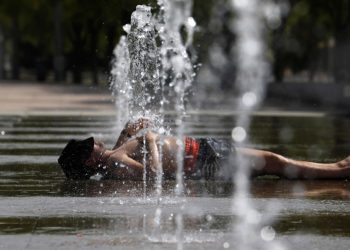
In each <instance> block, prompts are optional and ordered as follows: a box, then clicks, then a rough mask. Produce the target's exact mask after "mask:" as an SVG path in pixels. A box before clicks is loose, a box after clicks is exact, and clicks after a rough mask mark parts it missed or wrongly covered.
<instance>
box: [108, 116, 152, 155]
mask: <svg viewBox="0 0 350 250" xmlns="http://www.w3.org/2000/svg"><path fill="white" fill-rule="evenodd" d="M151 125H152V123H151V121H150V120H149V119H147V118H140V119H138V120H137V121H136V122H131V121H129V122H127V123H126V124H125V127H124V129H123V130H122V131H121V133H120V135H119V138H118V140H117V142H116V144H115V145H114V147H113V149H112V150H114V149H117V148H119V147H120V146H121V145H123V144H124V143H125V142H127V141H128V140H129V139H130V138H131V137H132V136H134V135H136V134H137V133H138V132H139V131H140V130H141V129H144V128H148V127H150V126H151Z"/></svg>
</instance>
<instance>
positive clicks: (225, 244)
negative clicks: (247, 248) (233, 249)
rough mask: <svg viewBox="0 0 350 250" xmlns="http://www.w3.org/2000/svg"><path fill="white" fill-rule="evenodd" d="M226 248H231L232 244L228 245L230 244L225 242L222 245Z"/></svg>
mask: <svg viewBox="0 0 350 250" xmlns="http://www.w3.org/2000/svg"><path fill="white" fill-rule="evenodd" d="M222 246H223V247H224V248H226V249H227V248H229V247H230V243H228V242H224V244H223V245H222Z"/></svg>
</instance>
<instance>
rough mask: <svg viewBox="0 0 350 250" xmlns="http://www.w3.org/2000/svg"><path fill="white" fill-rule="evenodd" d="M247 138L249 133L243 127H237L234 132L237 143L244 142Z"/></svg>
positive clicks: (233, 136) (233, 137)
mask: <svg viewBox="0 0 350 250" xmlns="http://www.w3.org/2000/svg"><path fill="white" fill-rule="evenodd" d="M246 137H247V132H246V131H245V129H244V128H242V127H235V128H234V129H233V130H232V139H233V140H234V141H236V142H243V141H244V140H245V138H246Z"/></svg>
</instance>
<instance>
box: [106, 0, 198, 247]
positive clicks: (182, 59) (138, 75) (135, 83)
mask: <svg viewBox="0 0 350 250" xmlns="http://www.w3.org/2000/svg"><path fill="white" fill-rule="evenodd" d="M158 5H159V7H160V11H159V13H158V15H157V16H155V17H152V14H151V8H150V7H148V6H143V5H141V6H137V7H136V10H135V11H134V12H133V14H132V16H131V25H126V26H125V28H124V30H125V31H126V32H127V33H128V35H127V39H125V37H122V39H121V40H120V42H119V44H118V46H117V47H116V50H115V57H116V59H115V60H114V66H113V70H112V75H113V77H112V79H113V82H112V84H111V88H112V89H113V90H114V91H113V93H115V95H116V96H117V99H118V98H120V97H121V96H123V95H124V94H125V93H126V95H124V97H125V98H126V99H125V100H127V99H128V107H129V110H130V112H129V115H130V116H131V117H132V118H134V119H135V117H136V118H137V117H139V116H147V117H150V118H151V119H152V120H156V124H158V126H157V127H158V129H160V130H161V131H165V129H164V127H162V126H161V125H162V122H163V113H164V110H165V106H166V105H167V108H168V109H173V110H174V111H175V114H176V118H175V123H176V127H177V129H176V136H177V137H178V138H179V139H178V146H179V150H178V155H177V159H178V163H179V164H178V165H179V168H178V170H177V174H176V180H177V184H176V194H177V195H182V194H183V181H182V179H183V175H182V172H183V165H182V164H183V152H182V151H183V142H182V140H183V139H182V138H183V131H184V127H183V116H184V114H185V101H184V98H185V93H186V90H187V89H188V88H189V87H190V85H191V83H192V80H193V76H194V73H193V68H192V64H191V61H190V59H189V56H188V54H187V51H186V48H187V47H188V46H190V45H191V43H192V37H193V30H194V27H195V26H196V23H195V21H194V19H193V18H192V17H191V12H192V1H190V0H159V1H158ZM182 27H185V29H186V33H187V34H186V35H187V36H186V37H187V38H186V41H183V40H184V39H183V37H182V36H181V29H182ZM157 37H158V38H159V40H160V41H161V42H160V46H159V47H157V43H156V39H157ZM125 51H128V53H126V52H125ZM120 61H122V62H125V65H127V66H128V67H126V66H125V67H123V68H121V67H120V66H118V65H115V64H117V63H119V62H120ZM120 75H122V77H120V79H117V78H118V77H119V76H120ZM123 82H124V84H125V85H127V86H122V84H123ZM123 89H126V90H127V91H123ZM123 100H124V99H123V97H122V99H121V100H120V101H118V102H117V103H121V104H117V106H119V108H122V107H121V106H122V105H123V104H125V102H123ZM159 145H160V154H161V153H162V150H161V148H162V141H160V142H159ZM145 152H146V150H145ZM160 158H162V157H161V155H160ZM144 165H145V164H144ZM161 168H162V166H160V170H159V171H157V182H156V187H157V191H156V194H157V196H158V201H159V202H160V200H161V199H160V196H161V193H162V191H161V185H162V173H161ZM144 183H146V173H145V172H144ZM144 189H145V190H146V187H145V186H144ZM159 202H158V204H159ZM158 208H159V207H158ZM160 216H161V210H160V208H159V209H157V212H156V214H155V219H154V221H155V222H158V221H160ZM176 221H177V225H178V227H177V235H178V241H177V242H178V243H179V244H178V249H182V243H181V242H182V240H181V239H182V230H183V229H182V214H179V215H177V220H176ZM155 224H157V225H158V224H159V223H155Z"/></svg>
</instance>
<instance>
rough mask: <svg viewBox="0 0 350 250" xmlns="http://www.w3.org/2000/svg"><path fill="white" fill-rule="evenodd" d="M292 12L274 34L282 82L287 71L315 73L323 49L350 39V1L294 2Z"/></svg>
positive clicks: (276, 67) (276, 72)
mask: <svg viewBox="0 0 350 250" xmlns="http://www.w3.org/2000/svg"><path fill="white" fill-rule="evenodd" d="M289 4H290V11H289V13H288V15H287V16H285V17H284V18H283V20H282V25H281V26H280V27H279V28H278V29H277V30H276V31H274V32H273V39H272V44H273V47H272V48H273V51H274V59H275V62H274V75H275V77H276V79H277V80H282V76H283V70H284V69H285V68H290V69H292V70H294V71H300V70H303V69H308V70H309V71H310V72H311V74H310V77H311V78H312V73H313V71H314V65H315V63H314V62H315V61H316V60H317V55H318V53H320V50H319V49H320V47H326V46H328V42H329V40H330V39H332V38H333V37H334V38H335V40H336V41H337V42H342V41H347V40H349V38H350V1H347V0H335V1H328V0H319V1H317V2H315V1H312V0H290V1H289Z"/></svg>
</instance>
